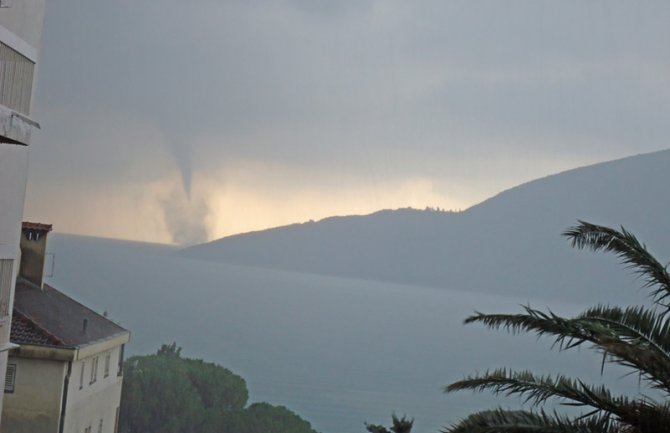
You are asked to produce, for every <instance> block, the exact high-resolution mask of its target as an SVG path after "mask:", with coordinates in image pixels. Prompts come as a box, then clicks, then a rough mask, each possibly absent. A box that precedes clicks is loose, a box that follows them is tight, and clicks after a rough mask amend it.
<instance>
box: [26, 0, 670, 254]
mask: <svg viewBox="0 0 670 433" xmlns="http://www.w3.org/2000/svg"><path fill="white" fill-rule="evenodd" d="M669 22H670V3H669V2H667V1H657V2H653V1H645V2H630V1H625V2H624V1H621V2H617V1H612V0H607V1H588V2H584V1H539V0H529V1H498V0H496V1H474V0H469V1H446V0H417V1H404V0H386V1H367V0H343V1H334V0H313V1H310V0H274V1H270V0H234V1H221V0H217V1H208V0H195V1H193V2H184V1H176V0H139V1H138V0H134V1H129V0H117V1H114V2H95V1H90V0H59V1H58V2H50V3H49V5H48V8H47V15H46V21H45V32H44V43H43V52H42V56H41V66H40V70H39V82H38V92H37V100H36V106H35V110H34V113H33V114H34V117H35V118H36V119H37V120H38V121H39V122H40V123H41V124H42V131H41V132H40V134H39V136H38V137H36V139H35V143H34V145H33V146H32V147H31V172H30V180H29V186H28V196H27V199H26V200H27V201H26V214H25V217H26V218H27V219H31V220H38V221H43V222H50V223H53V224H54V226H55V229H56V231H60V232H69V233H80V234H89V235H96V236H106V237H119V238H126V239H138V240H149V241H158V242H176V243H183V244H190V243H195V242H200V241H204V240H210V239H214V238H217V237H221V236H223V235H228V234H232V233H239V232H244V231H249V230H257V229H262V228H266V227H271V226H277V225H283V224H287V223H292V222H303V221H306V220H309V219H320V218H323V217H326V216H330V215H346V214H361V213H369V212H372V211H375V210H377V209H382V208H397V207H406V206H412V207H418V208H423V207H425V206H438V207H441V208H446V209H465V208H467V207H469V206H471V205H473V204H476V203H477V202H479V201H481V200H483V199H486V198H488V197H490V196H492V195H494V194H496V193H498V192H500V191H502V190H504V189H507V188H509V187H512V186H515V185H517V184H519V183H521V182H524V181H528V180H532V179H534V178H537V177H541V176H545V175H547V174H551V173H555V172H559V171H562V170H565V169H569V168H573V167H577V166H581V165H585V164H589V163H594V162H599V161H604V160H608V159H614V158H619V157H624V156H628V155H633V154H637V153H643V152H649V151H654V150H659V149H664V148H666V147H668V145H667V138H668V137H670V121H669V120H670V26H669V25H668V23H669Z"/></svg>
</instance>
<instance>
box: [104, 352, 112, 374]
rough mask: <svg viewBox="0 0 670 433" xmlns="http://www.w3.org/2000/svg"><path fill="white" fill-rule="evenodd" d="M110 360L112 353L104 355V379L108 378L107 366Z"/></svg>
mask: <svg viewBox="0 0 670 433" xmlns="http://www.w3.org/2000/svg"><path fill="white" fill-rule="evenodd" d="M111 360H112V352H111V351H108V352H107V353H105V377H107V376H109V364H110V362H111Z"/></svg>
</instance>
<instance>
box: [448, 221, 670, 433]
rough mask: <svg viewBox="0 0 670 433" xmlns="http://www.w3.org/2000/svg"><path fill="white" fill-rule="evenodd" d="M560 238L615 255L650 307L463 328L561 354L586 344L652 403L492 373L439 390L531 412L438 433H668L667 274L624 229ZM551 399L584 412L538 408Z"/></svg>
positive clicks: (565, 381) (488, 319)
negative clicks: (504, 399) (530, 337)
mask: <svg viewBox="0 0 670 433" xmlns="http://www.w3.org/2000/svg"><path fill="white" fill-rule="evenodd" d="M564 236H566V237H567V238H568V239H569V240H570V241H571V242H572V245H573V246H574V247H577V248H580V249H584V248H587V249H591V250H593V251H605V252H612V253H614V254H615V255H616V256H617V257H618V258H619V259H620V260H621V261H622V262H623V264H625V265H626V266H627V267H629V268H631V269H633V270H634V272H635V273H636V274H637V275H638V276H639V277H640V278H641V279H642V281H643V283H644V286H645V287H646V288H648V289H649V290H650V297H651V301H652V303H651V304H652V305H651V306H633V307H627V308H619V307H611V306H609V305H598V306H595V307H592V308H589V309H588V310H586V311H584V312H583V313H581V314H580V315H578V316H576V317H572V318H564V317H561V316H558V315H555V314H553V313H552V312H550V311H549V312H542V311H539V310H536V309H533V308H531V307H525V308H524V311H523V312H521V313H520V314H482V313H476V314H474V315H473V316H470V317H468V318H467V319H466V320H465V323H482V324H484V325H485V326H487V327H489V328H493V329H501V328H502V329H504V330H507V331H509V332H512V333H515V334H516V333H521V332H531V333H535V334H537V335H538V336H543V337H549V338H552V339H553V340H554V343H555V345H556V346H557V347H558V348H560V349H561V350H569V349H575V348H579V347H581V346H584V345H587V346H589V347H591V348H593V349H594V350H596V351H597V352H599V353H601V354H602V355H603V363H604V362H611V363H615V364H619V365H621V366H624V367H626V368H627V369H630V371H631V373H633V374H636V375H639V377H640V381H641V383H642V384H644V385H645V386H646V387H647V388H648V389H655V390H656V391H658V393H659V395H660V396H661V397H658V398H656V399H655V398H652V397H649V396H646V395H645V393H644V392H638V393H637V394H636V395H633V396H625V395H616V394H615V393H613V392H611V391H610V390H609V389H608V388H606V387H605V386H593V385H589V384H587V383H586V382H584V381H582V380H579V379H571V378H568V377H565V376H561V375H556V376H540V375H536V374H533V373H532V372H530V371H518V372H517V371H512V370H508V369H498V370H494V371H489V372H485V373H483V374H478V375H473V376H468V377H466V378H465V379H463V380H461V381H458V382H455V383H452V384H451V385H449V386H447V387H446V391H447V392H452V391H460V390H474V391H491V392H493V393H494V394H500V395H506V396H512V395H514V396H519V397H521V398H522V399H523V401H525V402H526V403H530V404H531V405H532V408H531V409H530V410H514V411H511V410H504V409H494V410H487V411H483V412H478V413H474V414H472V415H470V416H469V417H467V418H465V419H463V420H462V421H461V422H459V423H457V424H456V425H453V426H452V427H450V428H448V429H447V430H445V432H448V433H484V432H486V433H497V432H501V433H502V432H510V433H511V432H523V433H535V432H537V433H540V432H543V433H544V432H557V433H558V432H566V433H567V432H580V433H592V432H593V433H595V432H597V433H663V432H670V399H668V396H669V395H670V316H669V313H670V275H669V274H668V272H667V269H666V266H663V265H662V264H661V263H660V262H659V261H658V260H656V259H655V258H654V257H653V256H652V255H651V254H650V253H649V252H648V251H647V248H646V246H645V245H644V244H642V243H640V242H639V241H638V240H637V239H636V238H635V236H633V235H632V234H631V233H630V232H628V231H626V230H625V229H624V228H621V230H615V229H611V228H608V227H603V226H598V225H594V224H589V223H587V222H583V221H580V222H579V224H578V225H577V226H575V227H571V228H569V229H568V230H567V231H566V232H565V233H564ZM552 399H555V400H557V401H558V402H561V403H563V404H566V405H570V406H578V407H582V408H584V409H585V410H584V411H583V412H582V413H581V414H578V415H573V416H570V415H564V414H560V413H558V412H555V411H544V410H542V409H538V407H539V406H541V405H542V404H543V403H545V402H547V401H548V400H552Z"/></svg>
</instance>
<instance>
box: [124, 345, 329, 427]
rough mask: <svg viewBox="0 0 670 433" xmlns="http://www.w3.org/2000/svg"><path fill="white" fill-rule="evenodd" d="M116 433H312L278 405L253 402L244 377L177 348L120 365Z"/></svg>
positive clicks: (304, 423) (171, 347) (301, 422)
mask: <svg viewBox="0 0 670 433" xmlns="http://www.w3.org/2000/svg"><path fill="white" fill-rule="evenodd" d="M124 369H125V370H124V376H125V377H124V385H123V395H122V399H121V415H120V432H121V433H139V432H141V433H191V432H193V433H195V432H198V433H316V432H315V431H314V430H313V429H312V427H311V425H310V423H309V422H307V421H305V420H303V419H302V418H300V417H299V416H298V415H296V414H295V413H293V412H291V411H290V410H288V409H287V408H285V407H282V406H272V405H270V404H267V403H254V404H251V405H249V406H247V400H248V399H249V392H248V390H247V385H246V382H245V381H244V379H243V378H242V377H240V376H238V375H236V374H235V373H233V372H231V371H230V370H228V369H226V368H224V367H222V366H220V365H217V364H214V363H211V362H205V361H203V360H200V359H189V358H182V357H181V348H177V346H176V344H174V343H173V344H171V345H163V346H162V347H161V348H160V349H159V350H158V352H157V353H156V354H154V355H147V356H134V357H132V358H129V359H128V360H127V361H126V363H125V365H124Z"/></svg>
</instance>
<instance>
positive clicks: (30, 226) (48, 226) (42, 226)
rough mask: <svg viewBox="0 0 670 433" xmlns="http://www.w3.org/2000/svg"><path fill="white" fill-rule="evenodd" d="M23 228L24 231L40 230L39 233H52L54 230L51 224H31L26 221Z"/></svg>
mask: <svg viewBox="0 0 670 433" xmlns="http://www.w3.org/2000/svg"><path fill="white" fill-rule="evenodd" d="M22 228H23V229H24V230H38V231H44V232H50V231H51V230H52V229H53V226H52V225H51V224H42V223H31V222H30V221H24V222H23V226H22Z"/></svg>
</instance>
